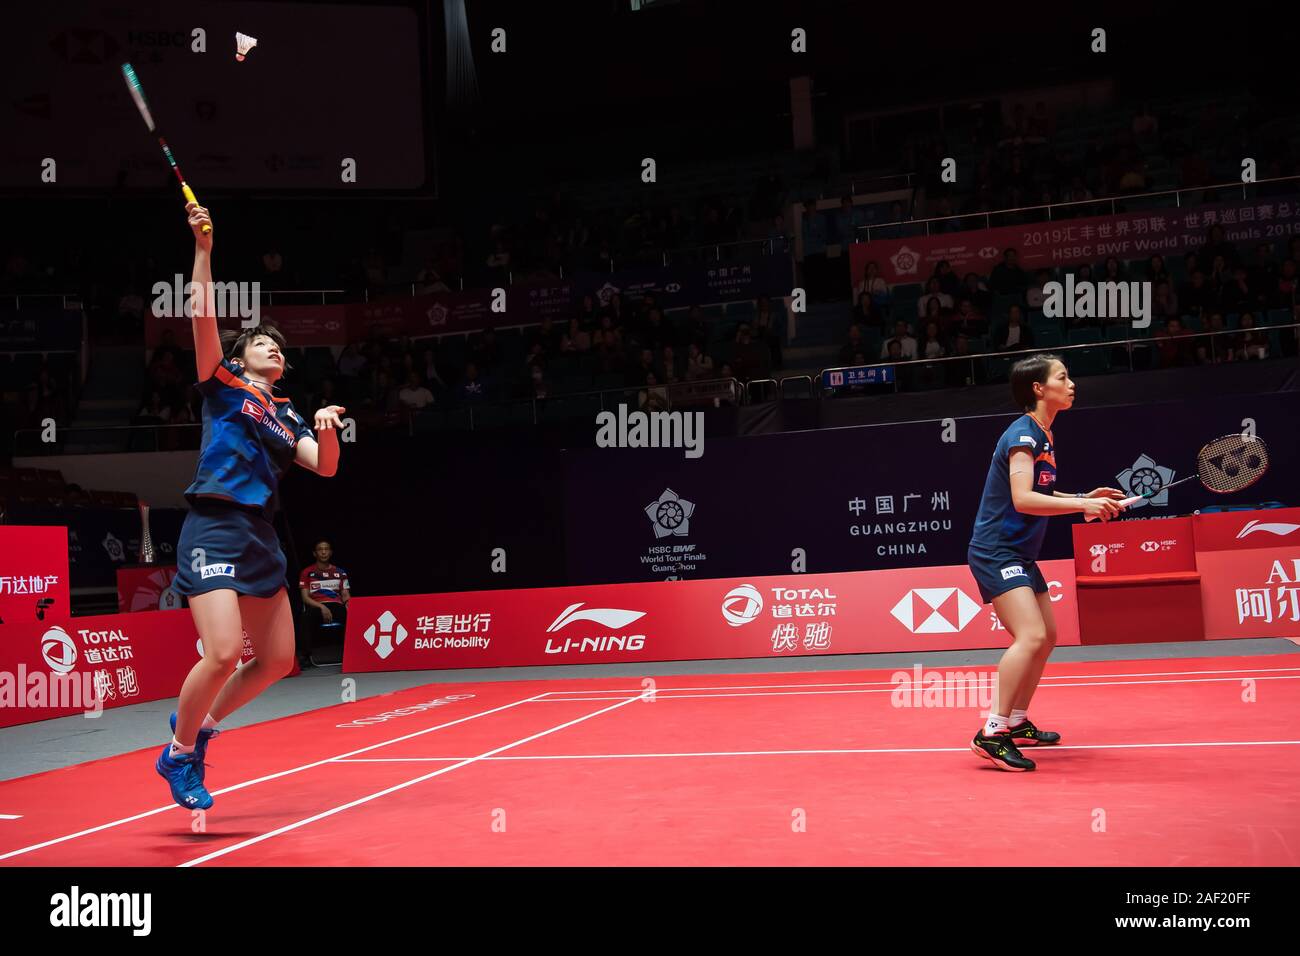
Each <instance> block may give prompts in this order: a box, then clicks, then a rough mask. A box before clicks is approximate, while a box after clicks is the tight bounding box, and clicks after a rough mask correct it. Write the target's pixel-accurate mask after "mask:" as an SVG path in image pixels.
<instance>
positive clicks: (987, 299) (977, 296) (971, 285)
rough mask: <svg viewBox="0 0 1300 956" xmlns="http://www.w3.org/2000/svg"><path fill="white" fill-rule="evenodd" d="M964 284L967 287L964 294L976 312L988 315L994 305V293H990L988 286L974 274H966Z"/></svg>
mask: <svg viewBox="0 0 1300 956" xmlns="http://www.w3.org/2000/svg"><path fill="white" fill-rule="evenodd" d="M962 283H963V285H964V286H965V289H964V291H963V293H962V294H963V295H965V296H966V297H967V298H968V299H970V303H971V305H972V306H973V307H974V309H975V311H976V312H982V313H984V314H985V315H987V314H988V311H989V308H990V306H992V305H993V293H992V292H990V291H989V287H988V284H987V283H986V282H985V281H984V279H983V278H982V277H980V276H978V275H976V274H975V273H974V272H968V273H966V278H965V279H963V280H962Z"/></svg>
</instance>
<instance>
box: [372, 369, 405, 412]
mask: <svg viewBox="0 0 1300 956" xmlns="http://www.w3.org/2000/svg"><path fill="white" fill-rule="evenodd" d="M364 404H365V405H366V406H367V407H368V408H371V409H373V410H374V411H377V412H391V411H395V410H396V409H397V407H398V402H397V390H396V389H395V388H393V380H392V376H391V375H390V374H389V372H388V371H386V370H384V369H380V370H379V371H378V372H376V373H375V380H374V385H373V386H372V388H371V391H370V396H369V398H368V399H367V400H366V402H365V403H364Z"/></svg>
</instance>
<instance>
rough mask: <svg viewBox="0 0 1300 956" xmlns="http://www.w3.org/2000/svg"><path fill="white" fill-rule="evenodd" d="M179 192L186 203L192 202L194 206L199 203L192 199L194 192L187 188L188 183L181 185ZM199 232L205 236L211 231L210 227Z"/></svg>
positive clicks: (205, 227)
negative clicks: (183, 195) (182, 194)
mask: <svg viewBox="0 0 1300 956" xmlns="http://www.w3.org/2000/svg"><path fill="white" fill-rule="evenodd" d="M181 192H182V193H184V194H185V201H186V202H192V203H194V205H196V206H197V205H198V204H199V201H198V200H197V199H196V198H195V197H194V190H193V189H190V187H189V183H181ZM201 231H202V233H203V234H204V235H205V236H206V235H207V234H208V233H210V232H211V231H212V227H211V226H204V227H203V229H202V230H201Z"/></svg>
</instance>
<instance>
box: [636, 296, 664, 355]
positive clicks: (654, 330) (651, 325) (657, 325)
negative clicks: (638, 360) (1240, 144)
mask: <svg viewBox="0 0 1300 956" xmlns="http://www.w3.org/2000/svg"><path fill="white" fill-rule="evenodd" d="M638 341H639V342H640V343H641V345H643V346H645V347H646V348H648V349H654V350H655V351H658V350H659V349H661V348H663V347H664V346H665V345H671V344H672V329H670V328H669V327H668V326H667V325H666V324H665V323H664V314H663V313H662V312H661V311H659V309H658V308H656V307H655V306H651V307H650V308H648V309H647V310H646V313H645V322H644V323H643V324H642V326H641V329H640V332H639V333H638Z"/></svg>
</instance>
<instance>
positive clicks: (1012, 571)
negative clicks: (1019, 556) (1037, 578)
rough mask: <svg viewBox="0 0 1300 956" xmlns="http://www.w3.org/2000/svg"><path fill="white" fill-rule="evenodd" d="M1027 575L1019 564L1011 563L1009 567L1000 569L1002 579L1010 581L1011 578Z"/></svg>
mask: <svg viewBox="0 0 1300 956" xmlns="http://www.w3.org/2000/svg"><path fill="white" fill-rule="evenodd" d="M1023 577H1027V575H1026V574H1025V569H1024V567H1022V566H1021V565H1019V564H1013V565H1011V566H1010V567H1009V568H1003V569H1002V580H1003V581H1010V580H1011V579H1012V578H1023Z"/></svg>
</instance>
